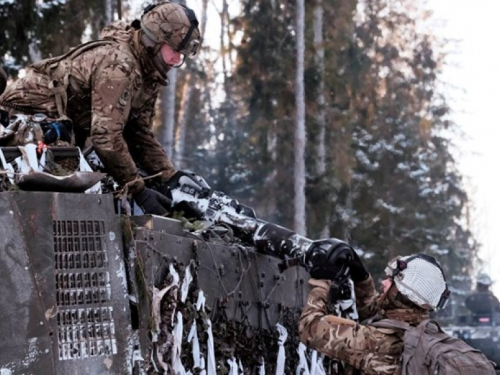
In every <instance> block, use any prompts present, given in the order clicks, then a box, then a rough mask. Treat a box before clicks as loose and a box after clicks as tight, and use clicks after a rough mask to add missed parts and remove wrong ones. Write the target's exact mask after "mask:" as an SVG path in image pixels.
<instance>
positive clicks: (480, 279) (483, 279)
mask: <svg viewBox="0 0 500 375" xmlns="http://www.w3.org/2000/svg"><path fill="white" fill-rule="evenodd" d="M476 283H478V284H482V285H486V286H490V285H491V284H492V283H493V282H492V281H491V277H489V276H488V275H487V274H486V273H484V272H481V273H480V274H479V275H477V278H476Z"/></svg>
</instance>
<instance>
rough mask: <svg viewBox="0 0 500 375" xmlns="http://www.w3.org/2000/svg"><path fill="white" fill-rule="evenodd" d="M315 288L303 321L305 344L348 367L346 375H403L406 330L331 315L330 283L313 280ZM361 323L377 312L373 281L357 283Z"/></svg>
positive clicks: (302, 332)
mask: <svg viewBox="0 0 500 375" xmlns="http://www.w3.org/2000/svg"><path fill="white" fill-rule="evenodd" d="M309 284H311V286H312V289H311V291H310V293H309V296H308V300H307V304H306V305H305V306H304V309H303V310H302V315H301V317H300V321H299V333H300V339H301V341H302V342H303V343H304V344H306V345H307V346H308V347H310V348H311V349H315V350H317V351H319V352H321V353H324V354H326V355H328V356H329V357H332V358H335V359H338V360H340V361H342V362H344V364H346V365H347V366H346V370H345V371H344V373H345V374H357V375H358V374H366V375H394V374H399V373H400V358H401V355H402V352H403V335H404V333H403V331H402V330H398V329H385V328H375V327H371V326H366V325H361V324H358V323H356V322H354V321H352V320H348V319H343V318H338V317H337V316H334V315H329V313H328V309H327V298H328V292H329V289H330V282H329V281H328V280H314V279H311V280H310V281H309ZM356 298H357V301H356V302H357V303H356V305H357V306H358V312H359V315H360V320H365V319H367V318H368V317H370V316H371V315H373V313H374V312H375V311H376V309H377V304H378V301H379V294H378V293H377V292H376V290H375V285H374V282H373V279H372V278H371V277H369V278H368V279H367V280H365V281H363V282H361V283H358V284H356Z"/></svg>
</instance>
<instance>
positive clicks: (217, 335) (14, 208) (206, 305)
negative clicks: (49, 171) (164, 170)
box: [0, 191, 328, 375]
mask: <svg viewBox="0 0 500 375" xmlns="http://www.w3.org/2000/svg"><path fill="white" fill-rule="evenodd" d="M0 238H1V245H0V249H1V256H0V334H1V336H2V339H1V340H0V373H1V374H2V375H11V374H117V375H118V374H119V375H124V374H157V373H179V374H189V373H205V374H239V373H259V374H265V373H273V374H274V373H276V368H281V369H283V370H282V371H284V372H285V373H292V372H293V373H295V369H296V368H297V366H300V365H301V364H300V363H298V362H299V361H298V358H299V357H300V356H297V350H300V351H302V353H303V354H305V355H306V356H309V355H310V354H311V353H308V352H307V351H306V350H305V348H304V347H303V346H301V345H299V342H298V337H297V334H296V322H297V317H298V314H299V313H300V309H301V307H302V306H303V304H304V303H305V298H306V295H307V291H308V290H307V283H306V282H305V281H306V280H307V278H308V275H307V273H306V271H305V270H304V269H302V268H298V267H295V268H289V269H287V270H285V271H283V272H281V271H280V269H279V267H278V266H279V264H280V262H281V261H280V259H278V258H276V257H272V256H269V255H266V254H261V253H258V252H256V251H255V248H253V247H251V246H247V245H244V244H240V243H237V242H234V241H232V240H231V238H230V236H229V233H228V230H227V228H224V227H211V229H204V230H197V231H196V230H193V229H191V230H186V229H184V228H183V226H182V224H181V222H180V221H178V220H174V219H168V218H163V217H156V216H149V215H146V216H144V215H142V216H124V215H122V216H120V215H117V214H116V213H115V202H114V199H113V196H112V195H111V194H70V193H49V192H22V191H6V192H1V193H0ZM302 357H303V356H302ZM312 358H316V357H315V354H313V357H312ZM314 360H315V359H314ZM327 373H328V370H327Z"/></svg>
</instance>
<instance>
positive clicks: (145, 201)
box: [133, 188, 172, 215]
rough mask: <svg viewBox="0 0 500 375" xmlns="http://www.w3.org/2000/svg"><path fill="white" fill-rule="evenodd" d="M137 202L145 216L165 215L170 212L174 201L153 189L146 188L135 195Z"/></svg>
mask: <svg viewBox="0 0 500 375" xmlns="http://www.w3.org/2000/svg"><path fill="white" fill-rule="evenodd" d="M133 198H134V200H135V202H136V203H137V204H138V205H139V207H141V209H142V210H143V211H144V213H145V214H151V215H165V214H167V213H168V212H169V210H170V208H171V205H172V201H171V200H170V199H168V198H167V197H166V196H164V195H163V194H161V193H159V192H157V191H156V190H153V189H148V188H144V189H142V190H141V191H140V192H138V193H136V194H134V195H133Z"/></svg>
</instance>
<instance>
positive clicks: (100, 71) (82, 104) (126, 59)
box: [0, 2, 200, 214]
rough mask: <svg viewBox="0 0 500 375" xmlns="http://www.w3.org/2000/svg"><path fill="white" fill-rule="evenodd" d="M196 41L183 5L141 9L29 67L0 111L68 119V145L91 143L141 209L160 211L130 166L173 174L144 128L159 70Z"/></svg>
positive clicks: (159, 201)
mask: <svg viewBox="0 0 500 375" xmlns="http://www.w3.org/2000/svg"><path fill="white" fill-rule="evenodd" d="M199 46H200V32H199V29H198V21H197V19H196V16H195V15H194V12H193V11H192V10H191V9H189V8H186V7H185V6H183V5H180V4H176V3H170V2H163V3H160V4H157V5H153V6H149V7H148V8H146V9H145V11H144V14H143V15H142V17H141V20H140V21H139V20H135V21H134V22H132V24H131V25H127V24H125V23H124V22H121V21H118V22H116V23H113V24H112V25H110V26H108V27H106V28H105V29H104V30H103V32H102V33H101V39H100V40H98V41H92V42H88V43H85V44H83V45H80V46H78V47H76V48H74V49H72V50H70V51H69V52H68V53H66V54H65V55H63V56H59V57H54V58H50V59H47V60H43V61H41V62H39V63H36V64H33V65H32V66H31V68H30V69H29V70H28V71H27V74H26V76H25V77H24V78H22V79H19V80H18V81H17V82H15V83H14V84H11V85H10V86H8V87H7V89H6V91H5V92H4V93H3V95H1V96H0V109H2V108H3V109H4V110H7V111H8V112H9V113H10V114H13V113H24V114H38V113H41V114H45V115H46V116H48V117H49V118H52V119H61V118H62V119H64V118H69V119H71V120H72V122H73V130H74V136H75V138H76V139H75V142H76V145H77V146H79V147H85V146H86V144H88V143H90V144H91V145H93V147H94V150H95V151H96V153H97V155H98V156H99V159H100V160H101V162H102V163H103V165H104V166H105V168H106V170H107V171H108V172H109V173H110V174H111V176H112V177H113V178H114V179H115V180H116V181H117V182H118V183H119V184H120V185H122V186H125V185H126V186H127V187H128V192H129V193H131V194H132V195H133V197H134V199H135V200H136V202H137V203H138V204H139V205H140V206H141V207H142V208H143V209H144V211H146V212H147V213H153V214H165V213H166V212H167V209H168V208H169V206H170V202H169V201H168V199H167V198H166V197H165V196H164V195H162V194H160V193H158V192H157V191H155V190H152V189H149V188H146V187H145V184H144V181H143V179H142V178H141V177H140V176H139V174H138V168H137V166H140V168H142V169H143V170H144V171H145V172H146V173H147V174H148V175H154V174H158V173H160V174H161V176H162V181H163V182H164V181H167V180H168V179H169V178H171V177H172V176H173V175H174V174H175V172H176V171H175V169H174V167H173V165H172V163H171V162H170V161H169V160H168V158H167V156H166V154H165V152H164V150H163V148H162V146H161V145H160V143H159V142H158V141H157V140H156V139H155V137H154V135H153V132H152V120H153V117H154V114H155V111H154V106H155V102H156V99H157V97H158V92H159V88H160V86H161V85H166V84H167V72H168V71H169V70H170V69H171V68H172V67H178V66H180V65H181V64H182V62H183V61H184V58H185V56H194V55H195V54H196V53H197V51H198V49H199Z"/></svg>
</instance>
